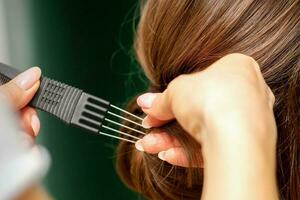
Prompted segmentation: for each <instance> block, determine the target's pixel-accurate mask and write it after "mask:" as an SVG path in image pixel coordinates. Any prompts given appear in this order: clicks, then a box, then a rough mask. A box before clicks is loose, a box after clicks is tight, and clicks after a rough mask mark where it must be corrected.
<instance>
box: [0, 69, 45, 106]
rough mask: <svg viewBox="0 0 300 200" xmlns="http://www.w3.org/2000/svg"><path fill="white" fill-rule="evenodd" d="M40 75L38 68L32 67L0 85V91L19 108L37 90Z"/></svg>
mask: <svg viewBox="0 0 300 200" xmlns="http://www.w3.org/2000/svg"><path fill="white" fill-rule="evenodd" d="M40 77H41V70H40V68H38V67H32V68H30V69H28V70H26V71H25V72H23V73H21V74H19V75H18V76H17V77H15V78H14V79H12V80H11V81H9V82H8V83H6V84H4V85H2V86H0V92H2V93H4V94H5V95H6V96H7V97H8V99H9V100H10V102H11V104H12V105H13V106H14V107H15V108H17V109H21V108H23V107H24V106H25V105H27V104H28V103H29V102H30V100H31V99H32V97H33V96H34V94H35V93H36V91H37V90H38V88H39V84H40V81H39V80H40Z"/></svg>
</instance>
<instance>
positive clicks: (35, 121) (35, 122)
mask: <svg viewBox="0 0 300 200" xmlns="http://www.w3.org/2000/svg"><path fill="white" fill-rule="evenodd" d="M31 128H32V130H33V133H34V135H35V136H37V135H38V133H39V130H40V120H39V118H38V117H37V116H36V115H35V114H34V115H32V116H31Z"/></svg>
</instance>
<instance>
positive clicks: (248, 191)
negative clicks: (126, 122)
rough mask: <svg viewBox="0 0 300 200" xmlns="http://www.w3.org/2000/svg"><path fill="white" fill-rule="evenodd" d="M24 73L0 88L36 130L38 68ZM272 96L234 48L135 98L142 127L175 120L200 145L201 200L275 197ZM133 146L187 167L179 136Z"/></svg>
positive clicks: (147, 138)
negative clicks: (201, 68)
mask: <svg viewBox="0 0 300 200" xmlns="http://www.w3.org/2000/svg"><path fill="white" fill-rule="evenodd" d="M28 73H29V72H28V71H27V76H23V75H19V76H18V77H16V78H15V79H13V80H12V81H10V82H9V83H7V84H5V85H3V86H1V87H0V93H3V94H5V95H6V96H7V97H8V99H9V100H10V102H11V103H12V105H13V106H14V107H15V108H16V109H19V110H20V113H21V114H20V116H21V124H22V126H23V127H24V129H25V130H26V132H27V133H28V134H30V135H32V136H36V135H37V133H38V131H39V121H38V120H36V118H37V115H36V111H35V110H34V109H32V108H29V107H25V105H27V103H28V102H29V101H30V100H31V98H32V97H33V95H34V94H35V92H36V91H37V89H38V86H39V78H40V74H41V72H40V70H39V68H34V69H31V71H30V73H29V74H30V76H28ZM24 77H25V78H27V79H28V78H29V79H30V80H29V81H28V80H27V82H26V83H25V86H24V84H23V85H22V84H20V83H23V82H22V81H21V82H20V80H22V79H24ZM187 99H188V103H183V102H187ZM274 101H275V98H274V95H273V94H272V92H271V90H270V89H269V87H268V86H267V85H266V83H265V81H264V79H263V77H262V74H261V72H260V68H259V65H258V64H257V63H256V62H255V61H254V60H253V59H252V58H250V57H248V56H245V55H241V54H231V55H228V56H225V57H223V58H222V59H220V60H219V61H217V62H216V63H214V64H213V65H212V66H210V67H208V68H207V69H206V70H204V71H201V72H198V73H194V74H190V75H181V76H179V77H178V78H176V79H174V80H173V81H172V82H171V83H170V84H169V87H168V88H167V89H166V90H165V91H164V92H163V93H156V94H149V93H148V94H144V95H142V96H140V97H139V98H138V100H137V102H138V104H139V106H141V108H142V109H143V111H144V112H145V113H146V114H147V117H146V118H145V119H144V121H143V124H144V126H147V127H150V126H151V127H158V126H161V125H163V124H165V123H166V122H168V121H170V120H174V119H176V120H177V121H178V122H179V123H180V125H181V126H182V127H183V128H184V129H185V130H186V131H187V132H188V133H189V134H191V135H192V136H193V137H194V138H195V140H196V141H198V142H199V143H200V144H201V150H202V153H201V155H199V156H201V157H202V158H203V163H199V165H198V166H199V167H204V169H205V170H204V188H203V196H202V199H209V200H214V199H245V200H247V199H249V200H250V199H251V200H252V199H258V200H259V199H262V200H266V199H272V200H273V199H278V191H277V186H276V177H275V147H276V137H277V132H276V123H275V119H274V114H273V105H274ZM34 118H35V119H34ZM33 119H34V120H33ZM136 147H137V149H139V150H142V151H145V152H148V153H154V154H155V153H158V155H159V157H160V158H161V159H162V160H165V161H166V162H169V163H171V164H173V165H180V166H187V159H186V154H185V151H184V149H183V148H182V147H181V145H180V141H177V140H176V139H175V138H173V137H172V136H170V135H169V134H167V133H152V134H149V135H147V136H145V137H144V138H143V139H142V140H140V141H138V142H137V143H136Z"/></svg>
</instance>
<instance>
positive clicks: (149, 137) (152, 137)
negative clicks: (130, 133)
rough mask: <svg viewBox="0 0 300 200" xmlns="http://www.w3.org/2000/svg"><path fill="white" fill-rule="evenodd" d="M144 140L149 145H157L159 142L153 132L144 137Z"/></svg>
mask: <svg viewBox="0 0 300 200" xmlns="http://www.w3.org/2000/svg"><path fill="white" fill-rule="evenodd" d="M143 142H144V144H147V145H149V146H154V145H156V144H157V143H158V141H157V137H155V135H154V134H152V133H150V134H148V135H146V136H145V137H144V138H143Z"/></svg>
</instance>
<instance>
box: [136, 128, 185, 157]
mask: <svg viewBox="0 0 300 200" xmlns="http://www.w3.org/2000/svg"><path fill="white" fill-rule="evenodd" d="M135 146H136V148H137V149H138V150H140V151H145V152H147V153H151V154H157V153H158V152H161V151H166V150H167V149H169V148H172V147H180V146H181V145H180V143H179V142H178V140H177V139H176V138H175V137H173V136H171V135H169V134H167V133H150V134H148V135H146V136H145V137H144V138H143V139H141V140H139V141H137V142H136V145H135Z"/></svg>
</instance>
